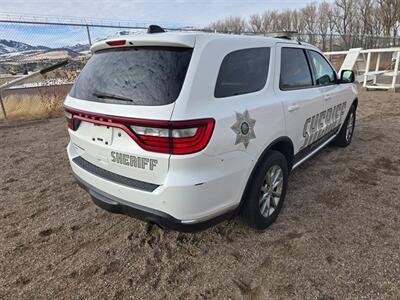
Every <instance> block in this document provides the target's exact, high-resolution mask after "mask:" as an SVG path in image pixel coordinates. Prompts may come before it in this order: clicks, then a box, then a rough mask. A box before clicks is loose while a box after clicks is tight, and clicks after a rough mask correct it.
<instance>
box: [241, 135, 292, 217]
mask: <svg viewBox="0 0 400 300" xmlns="http://www.w3.org/2000/svg"><path fill="white" fill-rule="evenodd" d="M269 150H275V151H279V152H281V153H282V154H283V155H284V156H285V157H286V160H287V163H288V170H289V172H290V170H291V169H292V167H293V161H294V147H293V143H292V141H291V140H290V139H289V138H288V137H281V138H278V139H276V140H275V141H273V142H272V143H271V144H270V145H269V146H268V147H267V148H265V150H264V152H263V153H262V154H261V156H260V157H259V159H258V161H257V163H256V165H255V166H254V168H253V170H252V172H251V174H250V177H249V178H248V179H247V183H246V187H245V189H244V192H243V194H242V199H241V200H240V204H239V207H238V208H237V210H236V213H239V212H240V210H241V209H242V206H243V203H244V201H245V198H246V194H247V192H248V189H249V183H250V182H252V179H253V177H254V173H255V171H256V170H257V168H258V167H259V165H260V163H261V162H262V161H263V160H264V158H265V156H266V155H267V153H268V151H269Z"/></svg>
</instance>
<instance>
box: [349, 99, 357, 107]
mask: <svg viewBox="0 0 400 300" xmlns="http://www.w3.org/2000/svg"><path fill="white" fill-rule="evenodd" d="M351 105H354V106H355V107H356V109H357V106H358V98H356V99H354V101H353V103H352V104H351Z"/></svg>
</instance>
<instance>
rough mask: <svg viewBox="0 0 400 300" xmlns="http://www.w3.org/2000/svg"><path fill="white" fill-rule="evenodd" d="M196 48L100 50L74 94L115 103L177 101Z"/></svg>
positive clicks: (139, 103) (83, 97) (140, 103)
mask: <svg viewBox="0 0 400 300" xmlns="http://www.w3.org/2000/svg"><path fill="white" fill-rule="evenodd" d="M192 50H193V49H191V48H178V47H176V48H175V47H129V48H118V49H109V50H108V49H107V50H103V51H99V52H97V53H95V54H94V55H93V56H92V57H91V58H90V60H89V61H88V62H87V64H86V66H85V67H84V68H83V69H82V72H81V74H80V75H79V77H78V79H77V80H76V82H75V84H74V85H73V87H72V89H71V92H70V95H71V96H72V97H75V98H78V99H82V100H89V101H95V102H103V103H114V104H130V105H145V106H156V105H166V104H170V103H173V102H175V100H176V99H177V98H178V96H179V93H180V91H181V88H182V85H183V82H184V80H185V76H186V72H187V69H188V66H189V62H190V59H191V56H192Z"/></svg>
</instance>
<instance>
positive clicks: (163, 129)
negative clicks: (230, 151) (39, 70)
mask: <svg viewBox="0 0 400 300" xmlns="http://www.w3.org/2000/svg"><path fill="white" fill-rule="evenodd" d="M67 114H70V115H71V117H70V118H68V116H69V115H68V116H67ZM66 116H67V124H68V128H70V129H72V130H77V128H78V127H79V123H80V122H81V121H84V122H89V123H94V124H97V125H103V126H111V127H116V128H120V129H122V130H124V131H125V132H126V133H127V134H128V135H129V136H130V137H131V138H132V139H133V140H134V141H135V142H136V143H137V144H138V145H139V146H140V147H141V148H143V149H145V150H147V151H152V152H160V153H169V154H190V153H195V152H198V151H201V150H203V149H204V148H205V147H206V146H207V144H208V142H209V141H210V139H211V135H212V132H213V130H214V123H215V121H214V119H200V120H190V121H152V120H142V119H126V118H120V117H113V116H104V115H97V114H92V113H86V112H80V111H76V110H72V109H66Z"/></svg>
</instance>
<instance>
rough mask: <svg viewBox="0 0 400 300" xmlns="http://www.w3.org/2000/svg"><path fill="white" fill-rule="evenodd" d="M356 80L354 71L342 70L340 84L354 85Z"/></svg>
mask: <svg viewBox="0 0 400 300" xmlns="http://www.w3.org/2000/svg"><path fill="white" fill-rule="evenodd" d="M354 80H355V76H354V72H353V71H352V70H342V72H340V83H352V82H354Z"/></svg>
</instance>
